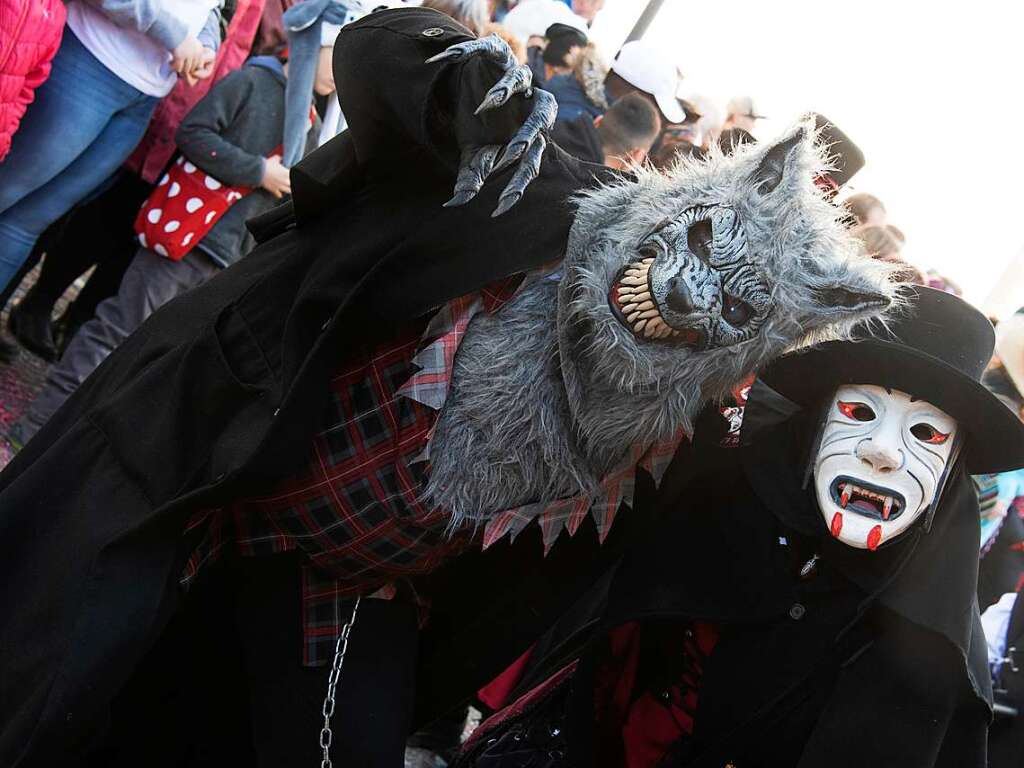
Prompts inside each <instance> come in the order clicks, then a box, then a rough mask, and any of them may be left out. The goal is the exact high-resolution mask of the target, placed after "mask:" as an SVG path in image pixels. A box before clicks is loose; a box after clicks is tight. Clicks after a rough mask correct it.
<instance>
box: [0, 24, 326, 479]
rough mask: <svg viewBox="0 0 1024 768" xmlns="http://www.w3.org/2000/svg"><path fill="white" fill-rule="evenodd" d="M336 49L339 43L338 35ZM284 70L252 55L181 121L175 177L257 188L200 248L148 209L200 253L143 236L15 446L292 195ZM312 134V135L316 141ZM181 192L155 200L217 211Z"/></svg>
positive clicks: (14, 433) (223, 263)
mask: <svg viewBox="0 0 1024 768" xmlns="http://www.w3.org/2000/svg"><path fill="white" fill-rule="evenodd" d="M335 32H336V30H335ZM330 43H331V45H333V38H332V39H331V40H330ZM325 47H330V45H328V46H325ZM320 61H321V62H323V63H322V64H321V65H320V66H319V67H318V69H317V72H316V76H315V78H314V83H313V88H314V90H315V91H316V93H318V94H320V95H327V94H329V93H331V92H332V91H333V89H334V80H333V76H332V75H331V71H330V62H331V57H330V56H321V57H320ZM287 72H288V66H287V65H286V64H282V63H281V62H280V61H279V60H278V59H276V58H273V57H270V56H257V57H254V58H253V59H250V60H249V62H248V63H247V65H246V66H245V67H243V68H242V69H240V70H238V71H236V72H233V73H231V74H230V75H228V76H227V77H225V78H224V79H223V80H222V81H220V82H219V83H217V84H216V85H215V86H214V87H213V88H212V89H211V90H210V92H209V94H207V96H206V97H205V98H203V100H202V101H200V102H199V104H197V105H196V107H195V108H194V109H193V110H192V111H191V112H190V113H189V115H188V116H187V117H186V118H185V120H184V121H183V122H182V124H181V127H180V128H179V129H178V133H177V137H176V139H177V143H178V147H179V148H180V150H181V153H182V156H181V158H179V160H178V165H177V166H176V167H177V168H178V169H180V170H178V171H175V172H174V173H172V175H174V174H181V173H188V174H195V173H198V174H201V173H204V172H205V173H206V174H207V175H208V178H207V179H206V180H205V186H206V187H208V188H209V189H210V190H219V189H221V188H222V187H242V188H244V187H251V188H253V191H252V192H251V193H249V194H246V195H244V196H242V197H241V199H237V202H234V204H233V205H231V206H230V207H229V208H228V209H227V211H226V213H224V214H223V216H222V217H221V218H220V219H218V220H217V221H216V223H215V224H214V225H213V227H212V229H210V230H209V231H208V232H207V233H206V234H205V236H203V237H201V239H199V238H197V242H195V243H194V244H193V243H191V242H186V241H187V240H188V239H189V234H188V230H189V227H188V226H186V224H185V223H183V222H179V221H175V220H172V219H171V217H170V216H169V215H164V213H163V212H162V211H160V210H159V209H156V208H153V207H152V205H150V204H149V203H147V206H146V207H144V209H143V210H144V212H145V213H146V217H145V218H147V220H148V221H149V222H150V223H153V224H159V226H158V227H157V228H156V229H157V230H158V231H159V232H161V233H166V234H168V235H170V239H169V240H168V241H167V242H170V241H171V240H173V239H176V241H177V244H183V245H184V246H189V245H194V247H192V248H191V250H187V252H185V254H184V256H183V258H181V259H180V261H173V260H171V259H169V258H166V257H165V255H162V254H166V253H167V251H168V247H169V246H168V245H166V244H161V243H159V242H151V241H146V240H145V239H144V236H143V237H140V241H142V243H143V247H142V248H140V249H139V252H138V254H137V255H136V256H135V259H134V260H133V261H132V264H131V266H129V267H128V270H127V272H126V273H125V276H124V278H123V280H122V281H121V286H120V289H119V290H118V293H117V295H116V296H114V297H112V298H110V299H107V300H106V301H104V302H103V303H102V304H100V305H99V307H98V308H97V310H96V316H95V317H94V318H93V319H92V320H90V321H89V322H87V323H86V324H85V325H83V326H82V328H81V329H80V330H79V332H78V333H77V334H76V336H75V337H74V339H73V340H72V341H71V343H70V344H69V345H68V348H67V350H66V351H65V353H64V355H63V357H62V358H61V360H60V362H59V363H58V364H57V365H56V366H55V367H54V368H53V369H51V371H50V373H49V376H48V378H47V381H46V384H45V386H44V388H43V390H42V391H41V392H40V394H39V396H38V397H37V398H36V399H35V400H34V401H33V403H32V404H31V405H30V406H29V408H28V409H27V411H26V412H25V414H24V415H23V416H22V418H21V420H20V421H19V422H18V423H16V424H15V425H14V426H13V427H12V430H11V433H10V434H9V435H8V441H9V443H10V448H12V449H14V450H17V449H18V448H20V447H21V445H23V444H24V443H25V442H26V441H27V440H28V439H29V438H30V437H31V436H32V435H34V434H35V433H36V432H37V431H38V429H39V428H40V427H41V426H42V425H43V424H44V423H45V422H46V420H47V419H48V418H49V417H50V416H51V415H52V414H53V413H54V412H55V411H56V410H57V409H58V408H59V407H60V406H61V404H62V403H63V402H64V401H65V400H66V399H67V398H68V397H69V396H70V395H71V394H72V393H73V392H74V391H75V389H77V387H78V385H79V384H81V383H82V381H84V380H85V378H86V377H87V376H88V375H89V374H90V373H92V371H93V370H94V369H95V368H96V367H97V366H98V365H99V364H100V363H101V362H103V360H104V359H105V358H106V357H107V355H109V354H110V353H111V352H112V351H113V350H114V349H115V348H116V347H117V346H118V345H119V344H120V343H121V342H122V341H124V339H125V338H127V337H128V335H129V334H131V333H132V332H133V331H134V330H135V329H136V328H138V327H139V326H140V325H141V324H142V322H143V321H144V320H145V319H146V318H148V317H149V316H150V315H151V314H152V313H153V312H155V311H156V310H157V309H158V308H159V307H160V306H162V305H163V304H165V303H166V302H168V301H170V300H171V299H173V298H174V297H176V296H178V295H180V294H182V293H184V292H185V291H187V290H189V289H190V288H193V287H195V286H197V285H199V284H200V283H203V282H205V281H206V280H208V279H209V278H211V277H213V276H214V275H215V274H217V273H218V272H219V271H220V270H222V269H224V268H226V267H229V266H231V264H233V263H235V262H236V261H238V260H239V259H240V258H241V257H242V256H243V255H244V254H245V253H247V252H248V250H249V248H250V246H251V242H250V236H249V234H248V232H247V230H246V228H245V221H246V220H247V219H249V218H251V217H253V216H257V215H259V214H260V213H263V212H265V211H267V210H269V209H270V208H271V207H272V206H273V205H274V204H275V203H276V201H277V200H278V199H280V198H281V197H283V196H285V195H288V194H290V193H291V185H290V181H289V174H288V169H287V168H286V167H285V166H284V165H283V164H282V162H281V156H280V152H281V146H282V140H283V133H284V122H285V84H286V78H287ZM306 114H307V116H308V114H309V113H308V112H307V113H306ZM307 119H308V117H307ZM315 135H316V134H315V132H312V133H311V134H310V139H311V140H312V139H314V138H315ZM313 146H315V145H313ZM165 185H166V189H165ZM176 185H177V182H175V181H173V180H170V179H168V178H166V177H165V179H164V180H163V182H162V183H161V184H160V185H158V187H157V190H156V192H154V195H163V196H165V197H166V198H167V200H168V202H171V201H173V198H174V197H177V196H179V195H180V199H179V201H176V202H178V203H180V202H181V200H182V199H185V200H186V203H185V211H186V212H187V213H188V214H193V215H195V216H197V217H198V221H202V220H203V219H204V218H205V217H206V216H207V215H208V214H207V211H208V210H210V204H209V203H207V202H205V201H202V200H200V198H198V197H195V198H187V199H186V196H187V193H186V192H179V191H177V189H175V187H176ZM177 186H178V189H180V188H181V187H180V185H177ZM235 194H236V193H231V196H234V195H235ZM237 194H241V193H237ZM193 201H194V202H193ZM200 204H201V205H200ZM168 208H169V206H168ZM154 220H155V221H154ZM148 231H151V232H152V230H148ZM161 237H163V234H161ZM147 246H148V247H147ZM4 458H7V459H8V460H9V456H8V457H0V462H2V463H3V464H6V461H4V460H3V459H4Z"/></svg>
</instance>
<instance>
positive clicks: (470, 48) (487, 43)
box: [426, 35, 516, 70]
mask: <svg viewBox="0 0 1024 768" xmlns="http://www.w3.org/2000/svg"><path fill="white" fill-rule="evenodd" d="M476 53H482V54H483V55H485V56H487V57H488V58H489V59H491V60H492V61H494V62H496V63H498V64H500V65H501V67H502V69H506V70H508V69H512V68H513V67H515V66H516V58H515V56H514V55H513V54H512V49H511V48H509V47H508V43H506V42H505V41H504V40H502V39H501V38H500V37H498V36H497V35H488V36H487V37H481V38H477V39H476V40H467V41H466V42H464V43H456V44H455V45H450V46H448V47H447V48H446V49H445V50H443V51H441V53H439V54H437V55H435V56H431V57H430V58H429V59H427V61H426V63H427V64H434V63H436V62H438V61H460V60H462V59H463V58H465V57H468V56H472V55H473V54H476Z"/></svg>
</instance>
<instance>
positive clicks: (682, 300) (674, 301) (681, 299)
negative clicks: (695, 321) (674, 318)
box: [665, 275, 693, 315]
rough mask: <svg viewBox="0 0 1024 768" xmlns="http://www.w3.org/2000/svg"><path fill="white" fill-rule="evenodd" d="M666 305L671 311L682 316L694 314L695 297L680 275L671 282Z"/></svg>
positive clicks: (666, 295) (666, 296)
mask: <svg viewBox="0 0 1024 768" xmlns="http://www.w3.org/2000/svg"><path fill="white" fill-rule="evenodd" d="M665 303H666V304H667V305H668V307H669V309H671V310H672V311H673V312H677V313H678V314H680V315H688V314H690V313H691V312H693V295H692V294H691V293H690V289H689V288H688V287H687V286H686V281H685V280H684V279H683V278H681V277H680V276H679V275H676V276H675V277H673V278H672V279H671V280H670V281H669V284H668V293H667V294H665Z"/></svg>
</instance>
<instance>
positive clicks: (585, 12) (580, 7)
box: [572, 0, 604, 27]
mask: <svg viewBox="0 0 1024 768" xmlns="http://www.w3.org/2000/svg"><path fill="white" fill-rule="evenodd" d="M602 8H604V0H572V12H573V13H575V14H576V15H577V16H579V17H580V18H582V19H585V20H586V22H587V26H588V27H589V26H591V25H592V24H593V23H594V19H595V18H597V14H598V13H600V12H601V9H602Z"/></svg>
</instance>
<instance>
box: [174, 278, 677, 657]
mask: <svg viewBox="0 0 1024 768" xmlns="http://www.w3.org/2000/svg"><path fill="white" fill-rule="evenodd" d="M519 284H520V280H519V279H518V278H514V279H511V280H509V281H505V282H503V283H501V284H499V285H496V286H492V287H490V288H488V289H486V290H483V291H481V292H479V293H476V294H471V295H468V296H464V297H461V298H459V299H456V300H454V301H452V302H449V303H448V304H447V305H446V306H445V307H443V308H442V309H441V310H440V311H438V312H437V313H436V314H435V316H434V317H433V318H432V319H431V320H430V322H429V323H428V324H426V328H425V330H424V328H423V327H422V326H421V327H418V328H412V329H410V330H409V331H408V332H407V333H405V334H404V335H403V336H402V337H401V338H398V339H390V340H389V341H388V343H386V344H383V345H381V346H379V347H377V348H375V349H372V350H369V351H367V352H366V353H365V354H363V355H360V356H357V357H355V358H352V357H350V358H349V359H347V360H346V364H345V366H344V367H343V368H342V369H341V370H340V371H339V372H338V373H337V374H336V375H335V377H334V378H333V379H332V381H331V398H330V408H329V413H328V414H327V415H326V417H325V420H324V425H325V426H324V429H322V430H321V431H320V432H318V433H317V434H316V435H315V436H314V438H313V446H312V459H311V461H310V463H309V464H308V465H307V466H306V467H305V468H304V469H303V470H302V471H301V472H299V473H298V474H296V475H295V476H293V477H290V478H288V479H287V480H286V481H285V482H283V483H281V484H280V485H279V486H278V487H277V488H275V489H274V490H273V492H271V493H270V494H268V495H266V496H261V497H258V498H251V499H245V500H242V501H238V502H235V503H233V504H231V505H230V506H228V507H225V508H222V509H216V510H208V511H205V512H202V513H200V514H197V515H196V516H195V517H193V519H192V520H191V521H190V523H189V526H188V530H193V529H196V528H199V527H203V526H204V527H205V528H204V530H203V535H202V539H201V541H200V544H199V546H198V547H197V548H196V550H195V551H194V552H193V554H192V556H191V557H190V559H189V560H188V563H187V564H186V567H185V569H184V571H183V573H182V575H181V583H182V584H183V585H185V586H188V585H190V584H191V583H192V582H193V581H194V580H195V579H196V577H197V576H198V575H199V573H200V572H201V571H202V569H203V567H204V566H205V565H207V564H208V563H210V562H212V561H214V560H216V558H217V556H218V554H219V553H220V552H221V551H222V550H223V548H224V547H225V546H232V547H235V548H236V549H237V551H238V552H239V553H241V554H243V555H248V556H260V555H266V554H273V553H279V552H287V551H292V550H300V551H302V552H304V553H305V555H306V556H307V558H308V561H309V562H308V565H306V566H305V567H304V570H303V584H302V586H303V589H302V592H303V594H302V617H303V618H302V621H303V654H302V657H303V663H304V664H305V665H307V666H319V665H322V664H326V663H329V662H330V660H331V658H332V656H333V652H334V642H335V639H336V637H337V634H338V632H339V631H340V629H341V626H342V624H343V623H344V621H345V620H346V618H347V616H348V611H347V610H346V606H344V605H343V604H344V602H345V601H346V600H348V599H349V598H352V597H355V596H356V595H367V596H372V597H383V598H389V597H392V596H393V595H394V594H395V593H396V591H397V589H398V588H399V586H402V587H406V588H411V585H410V584H409V583H408V579H409V578H410V577H413V576H417V575H420V574H424V573H429V572H430V571H432V570H434V569H435V568H437V567H438V566H439V565H440V564H441V563H443V562H444V561H445V560H447V559H448V558H450V557H452V556H453V555H455V554H457V553H458V552H460V551H462V550H464V549H465V548H466V547H467V546H470V545H471V544H473V542H474V538H473V536H472V535H471V534H469V533H466V532H461V533H456V534H455V535H451V532H450V531H448V515H447V513H445V512H444V510H440V509H430V508H427V507H425V506H424V505H423V504H422V503H421V502H420V500H419V494H420V491H421V490H422V487H423V482H424V479H425V473H426V472H427V471H428V469H429V464H428V460H429V444H430V438H431V435H432V433H433V429H434V426H435V424H436V421H437V414H438V412H439V410H440V408H441V406H443V405H444V401H445V398H446V396H447V394H448V384H449V380H450V376H451V371H452V366H453V362H454V359H455V353H456V351H457V350H458V346H459V344H460V342H461V341H462V339H463V338H464V336H465V333H466V329H467V328H468V326H469V323H470V321H471V320H472V319H473V316H474V315H475V314H476V313H477V312H480V311H486V312H493V311H495V310H496V309H497V308H498V307H500V306H501V304H502V303H504V302H505V301H507V300H508V299H509V298H511V296H512V295H513V294H514V292H515V290H516V289H517V288H518V286H519ZM683 437H684V436H683V434H682V433H679V434H677V435H674V436H672V437H671V438H670V439H667V440H663V441H660V442H658V443H657V444H655V445H653V446H650V447H646V448H641V447H634V448H633V449H632V450H631V451H630V453H629V455H628V456H627V457H626V458H625V459H624V460H623V462H622V464H621V465H620V466H619V467H617V468H616V470H615V471H614V472H612V473H610V474H609V475H608V476H607V477H606V478H604V479H603V480H602V482H601V483H600V484H599V487H598V488H597V490H595V492H594V493H593V494H590V495H587V496H580V497H576V498H571V499H559V500H556V501H553V502H549V503H546V504H545V503H538V504H532V505H528V506H525V507H521V508H519V509H514V510H509V511H507V512H504V513H501V514H499V515H496V516H495V517H494V518H493V519H492V520H491V521H489V522H488V524H487V525H486V526H485V527H484V529H483V535H482V542H483V546H484V547H489V546H491V545H492V544H494V543H495V542H496V541H498V540H499V539H501V538H502V537H503V536H505V535H509V536H510V537H512V538H515V536H516V535H518V533H520V532H521V531H522V530H523V529H524V528H526V527H527V526H528V525H529V524H530V523H531V522H533V521H534V520H536V521H537V522H538V524H539V525H540V528H541V531H542V535H543V540H544V549H545V553H546V552H547V551H548V550H549V549H550V548H551V546H552V545H553V544H554V542H555V540H556V539H557V537H558V536H559V535H560V534H561V532H562V531H568V533H569V534H570V535H574V534H575V533H576V531H577V530H578V529H579V526H580V525H581V524H582V522H583V521H584V520H585V519H586V517H587V514H588V513H589V514H590V515H591V517H592V518H593V519H594V522H595V523H596V525H597V530H598V535H599V537H600V540H601V541H602V542H603V541H604V539H605V537H606V536H607V534H608V531H609V530H610V528H611V525H612V523H613V522H614V520H615V514H616V512H617V511H618V509H619V506H620V505H621V504H622V503H623V502H625V503H627V504H629V503H631V502H632V500H633V490H634V487H635V473H636V467H637V465H639V466H641V467H643V468H645V469H646V470H647V471H649V472H650V473H651V474H652V475H653V476H654V477H655V479H656V480H657V479H660V477H661V474H662V473H663V472H664V470H665V468H666V467H667V466H668V463H669V462H670V461H671V458H672V456H673V454H674V453H675V450H676V448H677V446H678V444H679V442H680V440H681V439H683ZM478 538H479V537H478ZM413 595H414V598H415V593H413Z"/></svg>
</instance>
